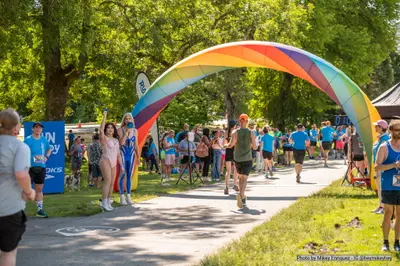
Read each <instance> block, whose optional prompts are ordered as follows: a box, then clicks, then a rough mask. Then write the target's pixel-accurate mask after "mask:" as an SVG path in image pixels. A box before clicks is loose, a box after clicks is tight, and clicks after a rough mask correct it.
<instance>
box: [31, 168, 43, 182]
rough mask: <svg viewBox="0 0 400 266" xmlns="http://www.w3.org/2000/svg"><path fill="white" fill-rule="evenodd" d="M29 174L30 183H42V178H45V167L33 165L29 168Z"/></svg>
mask: <svg viewBox="0 0 400 266" xmlns="http://www.w3.org/2000/svg"><path fill="white" fill-rule="evenodd" d="M29 175H30V176H31V183H32V184H38V185H41V184H44V180H45V179H46V168H44V167H40V166H33V167H31V168H29Z"/></svg>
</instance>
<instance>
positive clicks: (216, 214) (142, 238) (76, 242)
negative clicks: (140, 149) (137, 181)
mask: <svg viewBox="0 0 400 266" xmlns="http://www.w3.org/2000/svg"><path fill="white" fill-rule="evenodd" d="M342 164H343V161H336V162H335V163H333V164H332V167H331V168H329V169H324V168H321V167H322V162H321V161H318V162H307V163H306V165H305V171H304V174H303V179H302V181H303V182H304V183H302V184H296V183H295V175H294V169H293V168H286V169H281V170H279V172H278V173H277V174H276V177H277V178H279V179H274V180H266V179H265V178H263V177H262V176H260V175H258V176H257V175H253V176H251V177H250V178H249V184H248V190H247V196H248V207H249V210H247V211H244V212H243V211H240V210H238V209H237V208H236V200H235V196H234V193H233V190H231V191H230V193H231V194H230V195H229V196H227V195H223V191H222V190H223V187H224V185H223V184H217V185H210V186H205V187H202V188H199V189H196V190H192V191H189V192H186V193H178V194H174V195H169V196H163V197H159V198H155V199H152V200H148V201H145V202H142V203H140V204H136V205H135V207H131V206H129V207H128V206H126V207H120V208H116V209H115V211H114V212H111V213H100V214H98V215H94V216H90V217H82V218H49V219H34V218H32V219H30V220H29V222H28V228H27V232H26V233H25V235H24V237H23V240H22V242H21V245H20V249H19V251H18V259H17V262H18V263H17V264H18V265H30V266H34V265H193V264H196V263H198V262H199V261H200V260H201V258H203V257H204V255H207V254H210V253H213V252H216V251H217V250H218V248H220V247H222V246H223V245H224V244H227V243H229V242H230V241H232V239H237V238H239V237H240V236H242V235H243V234H244V233H245V232H247V231H249V230H250V229H251V228H253V227H254V226H257V225H259V224H261V223H263V222H265V221H266V220H268V219H269V218H270V217H271V216H273V215H274V214H276V213H277V212H279V210H281V209H282V208H286V207H288V206H289V205H290V204H292V203H293V202H294V201H295V200H296V199H298V198H299V197H305V196H308V195H310V194H312V193H314V192H316V191H318V190H320V189H322V188H323V187H325V186H327V185H329V184H330V183H331V182H332V181H334V180H337V179H339V178H340V177H341V176H342V175H343V173H344V171H345V166H344V165H342ZM85 226H110V227H115V228H117V229H116V230H118V229H119V230H120V231H118V232H113V231H110V232H108V233H103V234H99V233H98V232H86V233H82V232H81V234H79V232H78V233H77V232H76V231H79V230H80V229H82V228H83V227H85ZM67 227H75V228H78V230H72V231H71V230H68V229H65V230H64V231H63V232H64V234H78V235H75V236H65V235H62V234H60V233H57V232H56V230H58V229H62V228H67Z"/></svg>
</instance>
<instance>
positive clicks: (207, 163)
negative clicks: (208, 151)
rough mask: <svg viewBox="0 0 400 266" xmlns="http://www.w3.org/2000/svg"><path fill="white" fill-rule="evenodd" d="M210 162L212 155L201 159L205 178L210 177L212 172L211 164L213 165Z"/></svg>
mask: <svg viewBox="0 0 400 266" xmlns="http://www.w3.org/2000/svg"><path fill="white" fill-rule="evenodd" d="M210 160H211V157H210V155H209V156H207V157H204V158H202V159H201V161H202V162H204V165H203V177H206V176H208V171H209V170H210V163H211V162H210Z"/></svg>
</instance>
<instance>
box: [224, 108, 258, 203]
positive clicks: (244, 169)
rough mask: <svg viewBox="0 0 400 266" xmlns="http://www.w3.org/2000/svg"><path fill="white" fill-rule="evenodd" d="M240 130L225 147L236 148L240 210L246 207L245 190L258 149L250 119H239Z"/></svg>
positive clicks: (235, 159) (234, 133)
mask: <svg viewBox="0 0 400 266" xmlns="http://www.w3.org/2000/svg"><path fill="white" fill-rule="evenodd" d="M239 123H240V129H238V130H236V131H234V132H233V134H232V139H231V141H230V142H229V143H228V144H226V145H225V147H226V148H232V147H233V146H235V150H234V153H233V158H234V161H235V165H236V170H237V171H238V173H239V194H238V195H236V200H237V206H238V207H239V208H243V207H246V195H245V193H244V192H245V190H246V186H247V178H248V176H249V174H250V170H251V167H252V165H253V158H252V151H253V150H256V149H257V145H256V137H255V135H254V132H252V131H251V130H250V129H248V128H247V125H248V123H249V117H248V115H246V114H241V115H240V117H239Z"/></svg>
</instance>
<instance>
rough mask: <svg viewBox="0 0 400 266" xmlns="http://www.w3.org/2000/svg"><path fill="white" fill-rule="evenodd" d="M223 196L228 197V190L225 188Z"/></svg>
mask: <svg viewBox="0 0 400 266" xmlns="http://www.w3.org/2000/svg"><path fill="white" fill-rule="evenodd" d="M224 194H225V195H229V188H227V187H226V188H225V189H224Z"/></svg>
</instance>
